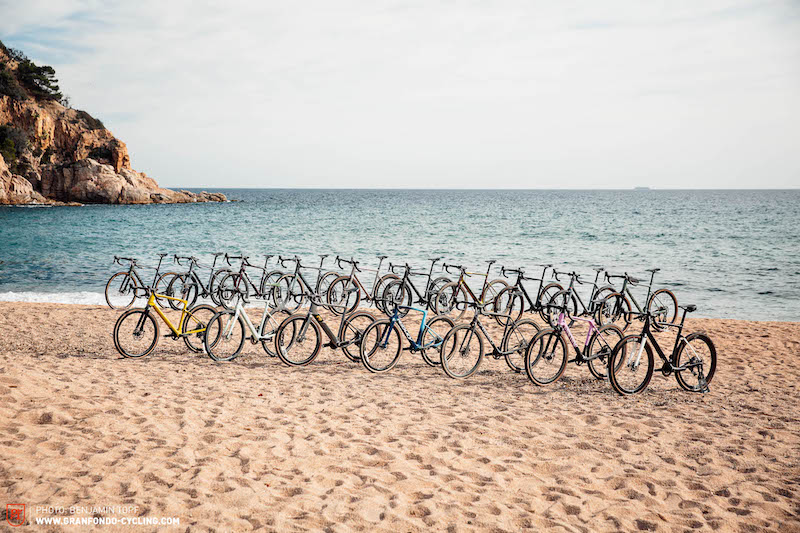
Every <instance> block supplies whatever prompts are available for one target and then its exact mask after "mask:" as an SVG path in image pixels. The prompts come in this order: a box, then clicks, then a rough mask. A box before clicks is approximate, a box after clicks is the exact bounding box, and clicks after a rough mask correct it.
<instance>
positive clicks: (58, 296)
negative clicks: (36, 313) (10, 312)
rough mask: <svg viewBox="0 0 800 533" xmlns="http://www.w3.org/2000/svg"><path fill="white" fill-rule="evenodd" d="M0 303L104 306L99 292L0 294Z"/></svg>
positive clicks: (103, 298)
mask: <svg viewBox="0 0 800 533" xmlns="http://www.w3.org/2000/svg"><path fill="white" fill-rule="evenodd" d="M0 302H32V303H51V304H82V305H106V300H105V297H104V296H103V293H100V292H87V291H83V292H0Z"/></svg>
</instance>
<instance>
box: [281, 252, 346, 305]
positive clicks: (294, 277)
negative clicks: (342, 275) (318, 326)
mask: <svg viewBox="0 0 800 533" xmlns="http://www.w3.org/2000/svg"><path fill="white" fill-rule="evenodd" d="M319 257H320V260H319V266H318V267H310V266H305V265H303V264H302V263H301V261H300V258H299V257H297V256H294V257H292V258H287V257H281V256H278V262H280V264H281V266H282V267H284V268H285V267H286V263H294V271H293V272H290V273H288V274H284V275H282V276H281V277H280V278H278V280H277V282H276V283H277V287H273V288H272V291H273V294H272V300H273V302H274V307H275V309H285V310H287V311H289V312H294V311H297V310H298V309H300V307H301V306H302V305H303V304H304V303H306V301H308V299H309V295H310V294H314V295H318V296H320V298H322V295H324V294H325V293H326V292H327V290H328V288H329V287H330V283H333V280H334V279H336V278H337V277H338V276H339V273H338V272H325V270H324V268H323V264H324V262H325V258H326V257H328V256H327V254H323V255H320V256H319ZM336 259H337V260H339V258H338V257H337V258H336ZM303 269H307V270H316V271H317V279H316V281H315V282H314V284H313V285H312V284H311V283H309V281H308V280H307V279H306V278H305V276H303V272H302V270H303ZM318 303H319V305H320V306H322V307H324V308H328V309H331V308H332V306H331V305H329V304H327V303H326V302H324V301H323V300H319V301H318Z"/></svg>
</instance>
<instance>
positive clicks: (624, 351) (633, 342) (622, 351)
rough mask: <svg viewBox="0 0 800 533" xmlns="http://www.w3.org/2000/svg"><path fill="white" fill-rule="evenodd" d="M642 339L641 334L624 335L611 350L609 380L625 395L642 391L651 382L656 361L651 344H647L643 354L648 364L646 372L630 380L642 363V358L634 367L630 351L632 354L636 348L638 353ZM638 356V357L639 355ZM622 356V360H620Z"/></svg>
mask: <svg viewBox="0 0 800 533" xmlns="http://www.w3.org/2000/svg"><path fill="white" fill-rule="evenodd" d="M641 339H642V335H641V334H638V335H628V336H626V337H622V339H621V340H620V341H619V342H618V343H617V345H616V346H614V351H613V352H611V359H609V361H608V381H609V382H610V383H611V387H612V388H613V389H614V390H615V391H616V392H618V393H619V394H622V395H624V396H627V395H631V394H638V393H640V392H642V391H643V390H645V389H646V388H647V386H648V385H649V384H650V380H651V379H652V377H653V367H654V366H655V361H654V360H653V350H652V348H650V344H645V346H644V353H643V354H642V355H644V357H645V364H646V366H645V371H644V373H643V374H642V376H641V377H636V378H631V379H630V380H629V377H628V376H629V375H630V374H632V373H635V372H637V371H638V369H639V366H640V365H641V360H640V361H639V363H637V364H636V365H635V366H636V367H635V368H634V366H633V365H632V363H633V361H628V360H627V359H628V357H629V352H630V354H631V356H632V355H633V353H634V350H635V351H636V353H638V350H639V345H640V343H641ZM629 345H630V346H629ZM636 357H637V358H638V355H637V356H636ZM620 358H621V360H618V359H620ZM629 370H630V372H628V371H629ZM626 374H628V375H626Z"/></svg>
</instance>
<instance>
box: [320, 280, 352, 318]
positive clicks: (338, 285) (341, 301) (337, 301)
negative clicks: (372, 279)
mask: <svg viewBox="0 0 800 533" xmlns="http://www.w3.org/2000/svg"><path fill="white" fill-rule="evenodd" d="M346 287H347V288H348V289H352V288H356V289H358V290H355V291H351V292H348V293H345V288H346ZM345 294H347V297H345ZM325 303H326V307H327V308H328V309H329V310H330V312H331V313H333V314H334V315H336V316H341V315H342V314H345V313H352V312H353V311H355V310H356V309H358V306H359V304H360V303H361V289H360V288H359V287H358V285H357V284H356V282H355V281H353V278H351V277H350V276H338V277H337V278H336V279H335V280H333V281H332V282H331V285H330V287H328V292H327V293H326V295H325Z"/></svg>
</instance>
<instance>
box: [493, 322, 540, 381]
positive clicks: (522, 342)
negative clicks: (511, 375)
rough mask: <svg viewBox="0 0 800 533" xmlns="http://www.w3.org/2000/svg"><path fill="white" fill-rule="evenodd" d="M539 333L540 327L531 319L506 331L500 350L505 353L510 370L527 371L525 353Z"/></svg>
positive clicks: (515, 324) (517, 323)
mask: <svg viewBox="0 0 800 533" xmlns="http://www.w3.org/2000/svg"><path fill="white" fill-rule="evenodd" d="M537 333H539V326H537V325H536V322H534V321H533V320H531V319H529V318H526V319H524V320H518V321H517V322H515V323H514V324H513V325H512V326H511V327H510V328H508V331H506V334H505V335H504V336H503V343H502V344H501V346H500V349H501V350H502V351H503V356H504V357H505V360H506V364H507V365H508V368H510V369H511V370H512V371H514V372H522V371H523V370H525V353H526V352H527V351H528V345H529V344H530V343H531V341H532V340H533V338H534V337H535V336H536V334H537Z"/></svg>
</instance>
